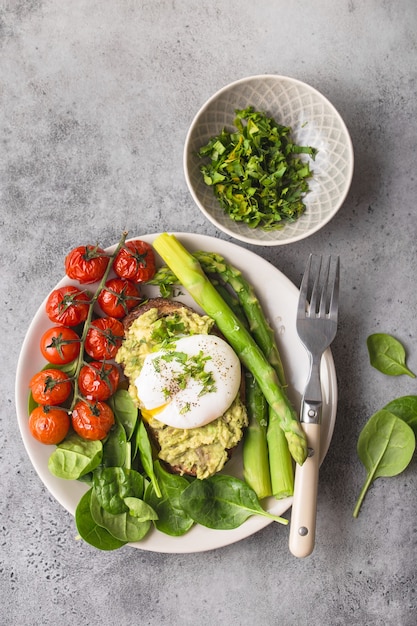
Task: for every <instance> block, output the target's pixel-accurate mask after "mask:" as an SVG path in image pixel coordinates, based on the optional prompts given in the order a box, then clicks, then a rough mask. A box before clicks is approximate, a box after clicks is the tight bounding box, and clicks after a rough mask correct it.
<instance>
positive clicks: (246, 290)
mask: <svg viewBox="0 0 417 626" xmlns="http://www.w3.org/2000/svg"><path fill="white" fill-rule="evenodd" d="M194 256H195V258H196V259H198V261H199V262H200V264H201V265H202V267H203V269H204V271H205V272H208V273H216V274H218V275H219V276H220V277H221V278H222V279H223V280H224V281H225V282H226V283H227V284H229V285H230V286H231V287H232V288H233V290H234V292H235V293H236V294H237V296H238V299H239V302H240V304H241V305H242V308H243V310H244V312H245V315H246V318H247V319H248V321H249V329H250V332H251V334H252V335H253V336H254V338H255V340H256V342H257V343H258V345H259V346H260V348H261V350H262V351H263V353H264V354H265V356H266V358H267V359H268V361H269V363H270V364H271V365H272V367H273V368H274V369H275V371H276V373H277V376H278V379H279V382H280V384H281V386H282V387H284V386H285V384H286V383H285V374H284V368H283V365H282V361H281V357H280V354H279V351H278V347H277V344H276V342H275V336H274V331H273V329H272V327H271V326H270V324H269V323H268V321H267V320H266V318H265V315H264V312H263V310H262V307H261V305H260V302H259V300H258V298H257V297H256V294H255V290H254V288H253V287H252V285H250V284H249V283H248V281H247V280H246V279H245V278H244V276H243V275H242V273H241V272H240V270H238V269H237V268H235V267H233V266H231V265H230V264H228V263H226V262H225V260H224V259H223V257H221V256H220V255H219V254H214V253H212V252H196V253H195V254H194ZM253 393H254V394H255V395H256V390H253ZM251 395H252V391H251ZM251 401H252V399H250V402H251ZM248 406H250V403H249V405H248ZM251 408H252V409H253V410H256V408H257V409H259V405H258V407H256V406H255V405H254V406H252V407H251ZM279 421H280V420H279V417H277V415H276V414H275V413H274V411H273V409H272V408H271V407H269V418H268V415H267V423H268V427H267V428H265V429H262V430H260V431H258V432H257V433H256V435H255V434H254V432H253V429H254V428H256V424H255V425H253V423H252V428H250V429H249V431H248V433H247V435H246V438H245V443H244V446H243V453H244V454H243V459H244V465H245V460H246V465H247V466H248V472H250V474H253V472H252V471H251V467H250V466H251V464H252V458H253V453H252V452H251V453H250V454H249V452H250V451H251V450H252V447H253V448H258V446H259V453H262V454H263V453H264V450H263V443H262V437H263V436H265V437H267V450H268V452H267V454H268V457H267V458H268V459H269V465H270V477H271V485H272V487H271V489H272V493H273V495H274V496H275V497H276V498H285V497H287V496H291V495H292V494H293V492H294V468H293V465H292V461H291V454H290V451H289V449H288V444H287V441H286V438H285V434H284V432H283V430H282V429H281V428H280V424H279ZM265 447H266V446H265ZM245 448H247V450H246V452H247V454H246V455H245ZM248 451H249V452H248ZM249 484H250V483H249ZM255 491H257V489H255ZM258 497H260V496H259V494H258Z"/></svg>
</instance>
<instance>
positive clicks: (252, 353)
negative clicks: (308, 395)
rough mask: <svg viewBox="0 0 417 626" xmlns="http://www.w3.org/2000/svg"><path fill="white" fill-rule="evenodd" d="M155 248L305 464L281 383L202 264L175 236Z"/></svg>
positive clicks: (156, 242)
mask: <svg viewBox="0 0 417 626" xmlns="http://www.w3.org/2000/svg"><path fill="white" fill-rule="evenodd" d="M153 246H154V248H155V250H156V251H157V252H158V253H159V254H160V256H161V257H162V259H163V260H164V261H165V263H166V264H167V265H168V267H169V268H170V269H171V270H172V271H173V272H174V274H175V275H176V276H177V277H178V279H179V281H180V283H181V284H182V285H183V286H184V287H185V288H186V289H187V290H188V292H189V293H190V295H191V296H192V297H193V298H194V300H195V301H196V303H197V304H198V305H199V306H201V308H202V309H203V310H204V311H205V312H206V314H207V315H209V316H210V317H211V318H212V319H214V321H215V322H216V324H217V326H218V328H219V329H220V330H221V332H222V333H223V335H224V336H225V337H226V339H227V340H228V342H229V343H230V345H231V346H232V348H233V349H234V350H235V352H236V354H237V355H238V356H239V358H240V360H241V362H242V363H243V365H244V366H245V367H246V368H247V369H248V370H249V371H250V372H252V374H253V376H254V377H255V379H256V380H257V382H258V384H259V386H260V388H261V390H262V392H263V394H264V396H265V398H266V400H267V402H268V404H269V405H270V406H271V408H272V409H273V410H274V411H275V413H276V414H277V416H279V419H280V426H281V428H282V430H283V431H284V433H285V437H286V439H287V442H288V447H289V450H290V452H291V455H292V457H293V459H294V460H295V461H296V462H297V463H299V464H300V465H302V464H303V463H304V461H305V459H306V457H307V442H306V437H305V434H304V431H303V430H302V428H301V426H300V424H299V422H298V419H297V415H296V413H295V411H294V409H293V407H292V406H291V404H290V402H289V400H288V398H287V396H286V394H285V392H284V390H283V389H282V388H281V386H280V384H279V379H278V376H277V373H276V371H275V369H274V367H273V366H272V365H271V364H270V363H269V361H268V360H267V358H266V357H265V355H264V353H263V352H262V350H261V348H260V347H259V346H258V344H257V343H256V342H255V340H254V339H253V338H252V336H251V335H250V333H249V332H248V331H247V330H246V328H245V327H244V326H243V325H242V323H241V322H240V321H239V319H238V317H237V316H236V315H235V314H234V313H233V311H232V310H231V309H230V307H229V306H228V305H227V304H226V303H225V301H224V300H223V298H222V297H221V296H220V294H219V293H218V292H217V291H216V289H215V287H214V286H213V285H212V284H211V282H210V280H209V279H208V278H207V276H206V275H205V274H204V272H203V270H202V268H201V265H200V263H199V262H198V261H197V259H195V258H194V257H193V256H192V255H191V254H190V253H189V252H188V251H187V250H186V249H185V248H184V246H183V245H182V244H181V243H180V242H179V241H178V240H177V238H176V237H175V235H169V234H168V233H162V234H161V235H159V236H158V237H157V238H156V239H155V240H154V242H153Z"/></svg>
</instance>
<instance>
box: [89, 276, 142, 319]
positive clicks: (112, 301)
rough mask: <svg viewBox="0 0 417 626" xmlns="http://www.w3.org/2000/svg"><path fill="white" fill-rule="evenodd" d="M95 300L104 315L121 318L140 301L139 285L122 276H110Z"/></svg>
mask: <svg viewBox="0 0 417 626" xmlns="http://www.w3.org/2000/svg"><path fill="white" fill-rule="evenodd" d="M97 302H98V303H99V305H100V308H101V309H102V311H103V312H104V313H105V314H106V315H109V316H110V317H116V318H117V319H121V318H122V317H125V315H127V314H128V313H129V311H130V310H131V309H133V307H135V306H136V305H138V304H139V303H140V302H141V295H140V291H139V287H138V286H137V285H135V284H134V283H132V282H131V281H129V280H125V279H124V278H110V280H108V281H107V282H106V284H105V286H104V288H103V290H102V291H101V292H100V295H99V296H98V298H97Z"/></svg>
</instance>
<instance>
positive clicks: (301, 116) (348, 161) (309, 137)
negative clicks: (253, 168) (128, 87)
mask: <svg viewBox="0 0 417 626" xmlns="http://www.w3.org/2000/svg"><path fill="white" fill-rule="evenodd" d="M248 106H253V107H254V108H255V110H257V111H262V112H264V113H266V114H267V115H268V116H271V117H273V118H274V119H275V120H276V121H277V122H279V123H280V124H283V125H284V126H290V127H291V129H292V137H293V139H294V141H295V143H297V144H298V145H305V146H313V147H314V148H317V149H318V153H317V156H316V159H315V160H314V161H311V160H310V159H308V158H307V157H305V160H306V161H309V162H310V166H311V169H312V171H313V178H312V179H310V181H309V188H310V191H309V193H308V194H306V196H305V197H304V201H305V204H306V211H305V213H304V214H303V215H302V216H301V217H300V218H299V219H298V220H296V221H295V222H293V223H290V224H286V225H285V226H284V228H283V229H282V230H273V231H269V232H267V231H264V230H262V229H260V228H255V229H252V228H249V226H248V225H247V224H245V223H244V222H235V221H233V220H232V219H231V218H230V217H229V215H228V214H227V213H226V212H225V211H224V210H223V209H222V207H221V206H220V204H219V202H218V200H217V198H216V197H215V196H214V193H213V189H212V188H211V187H208V186H207V185H206V184H205V183H204V180H203V177H202V175H201V172H200V167H201V165H202V163H203V162H204V161H203V160H202V159H201V158H200V157H199V156H198V151H199V150H200V148H201V147H202V146H205V145H206V144H207V142H208V141H209V140H210V139H211V138H212V137H214V136H216V135H218V134H219V133H220V132H221V131H222V130H223V128H226V129H229V130H231V129H233V128H234V119H235V110H236V109H245V108H246V107H248ZM303 158H304V157H303ZM353 163H354V155H353V147H352V141H351V139H350V136H349V131H348V129H347V128H346V125H345V123H344V121H343V119H342V118H341V116H340V115H339V113H338V112H337V111H336V109H335V107H334V106H333V105H332V104H331V103H330V102H329V101H328V100H327V98H325V97H324V96H323V95H322V94H321V93H320V92H319V91H317V90H316V89H314V88H313V87H311V86H310V85H307V84H306V83H303V82H301V81H300V80H296V79H295V78H290V77H289V76H275V75H273V74H272V75H271V74H266V75H260V76H249V77H247V78H242V79H240V80H237V81H235V82H233V83H230V84H229V85H226V86H225V87H223V88H222V89H220V90H219V91H218V92H217V93H215V94H214V95H213V96H211V98H209V100H208V101H207V102H206V103H205V104H204V105H203V106H202V107H201V108H200V110H199V111H198V112H197V114H196V116H195V118H194V120H193V121H192V123H191V126H190V129H189V131H188V133H187V137H186V140H185V145H184V158H183V164H184V175H185V179H186V182H187V185H188V188H189V190H190V193H191V195H192V197H193V199H194V201H195V203H196V204H197V206H198V207H199V209H200V210H201V212H202V213H203V214H204V215H205V216H206V217H207V218H208V219H209V220H210V221H211V222H212V224H214V225H215V226H216V227H217V228H219V229H220V230H222V231H223V232H225V233H227V234H228V235H230V236H231V237H234V238H235V239H239V240H240V241H246V242H247V243H251V244H255V245H262V246H278V245H283V244H288V243H292V242H294V241H299V240H301V239H304V238H305V237H309V236H310V235H312V234H313V233H316V232H317V231H318V230H320V228H322V227H323V226H324V225H325V224H327V223H328V222H329V221H330V220H331V219H332V218H333V217H334V216H335V215H336V213H337V211H338V210H339V209H340V207H341V206H342V204H343V202H344V200H345V198H346V195H347V193H348V191H349V188H350V184H351V181H352V175H353Z"/></svg>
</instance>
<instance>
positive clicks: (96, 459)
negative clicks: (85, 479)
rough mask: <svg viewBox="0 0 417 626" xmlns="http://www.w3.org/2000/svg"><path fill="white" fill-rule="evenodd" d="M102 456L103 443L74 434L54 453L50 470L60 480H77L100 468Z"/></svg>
mask: <svg viewBox="0 0 417 626" xmlns="http://www.w3.org/2000/svg"><path fill="white" fill-rule="evenodd" d="M102 456H103V444H102V442H101V441H87V440H86V439H83V438H82V437H80V436H79V435H77V434H76V433H73V434H71V435H68V436H67V438H66V439H64V441H63V442H62V443H60V444H59V445H58V446H57V447H56V449H55V450H54V452H52V454H51V456H50V457H49V460H48V469H49V471H50V472H51V474H53V475H54V476H57V477H58V478H65V479H66V480H77V479H79V478H80V477H81V476H84V475H85V474H88V473H89V472H91V471H92V470H93V469H95V468H96V467H98V465H99V464H100V463H101V460H102Z"/></svg>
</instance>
